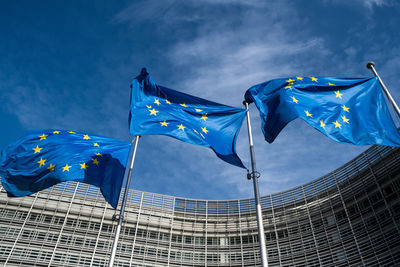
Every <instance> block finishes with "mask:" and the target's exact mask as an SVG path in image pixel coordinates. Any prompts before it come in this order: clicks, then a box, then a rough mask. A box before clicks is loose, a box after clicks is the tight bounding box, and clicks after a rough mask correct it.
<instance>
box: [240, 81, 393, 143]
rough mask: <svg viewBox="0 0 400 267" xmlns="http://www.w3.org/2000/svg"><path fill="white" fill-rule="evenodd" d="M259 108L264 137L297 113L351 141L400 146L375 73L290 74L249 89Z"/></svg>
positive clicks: (324, 130) (339, 138)
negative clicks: (345, 75) (362, 75)
mask: <svg viewBox="0 0 400 267" xmlns="http://www.w3.org/2000/svg"><path fill="white" fill-rule="evenodd" d="M245 100H246V101H247V102H249V103H251V102H253V101H254V102H255V104H256V106H257V108H258V109H259V111H260V115H261V120H262V130H263V133H264V136H265V140H266V141H268V142H269V143H272V142H273V141H274V140H275V138H276V137H277V136H278V134H279V133H280V131H281V130H282V129H283V128H284V127H285V126H286V124H288V123H289V122H290V121H292V120H294V119H295V118H302V119H303V120H304V121H306V122H307V123H308V124H310V125H311V126H312V127H314V128H315V129H317V130H319V131H320V132H322V133H324V134H325V135H326V136H328V137H329V138H331V139H333V140H335V141H337V142H340V143H347V144H356V145H369V144H379V145H388V146H400V134H399V131H398V130H397V128H396V126H395V124H394V122H393V120H392V117H391V115H390V113H389V110H388V108H387V106H386V103H385V99H384V96H383V94H382V90H381V88H380V85H379V82H378V80H377V78H376V77H372V78H335V77H291V78H286V79H275V80H271V81H267V82H264V83H261V84H258V85H255V86H253V87H251V88H250V89H248V90H247V92H246V94H245Z"/></svg>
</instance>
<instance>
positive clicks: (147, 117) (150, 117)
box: [129, 69, 246, 168]
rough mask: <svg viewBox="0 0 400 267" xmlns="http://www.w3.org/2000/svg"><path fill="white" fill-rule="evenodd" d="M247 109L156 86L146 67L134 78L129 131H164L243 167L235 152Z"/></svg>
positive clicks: (140, 133) (155, 132) (142, 132)
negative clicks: (207, 148) (203, 147)
mask: <svg viewBox="0 0 400 267" xmlns="http://www.w3.org/2000/svg"><path fill="white" fill-rule="evenodd" d="M245 116H246V110H245V109H242V108H235V107H229V106H225V105H221V104H218V103H214V102H211V101H208V100H205V99H201V98H198V97H195V96H191V95H187V94H184V93H181V92H178V91H174V90H171V89H168V88H165V87H162V86H160V85H157V84H156V83H155V82H154V81H153V80H152V79H151V78H150V76H149V75H148V73H147V71H146V70H145V69H143V70H142V73H141V75H139V76H138V77H136V78H135V79H134V80H133V81H132V94H131V107H130V119H129V121H130V122H129V123H130V132H131V134H133V135H146V134H161V135H168V136H171V137H174V138H177V139H179V140H181V141H184V142H187V143H190V144H195V145H200V146H205V147H209V148H211V149H212V150H214V152H215V153H216V154H217V156H218V157H219V158H221V159H222V160H224V161H226V162H228V163H230V164H233V165H236V166H239V167H242V168H244V166H243V163H242V161H241V160H240V159H239V157H238V156H237V154H236V151H235V143H236V137H237V135H238V133H239V130H240V127H241V125H242V122H243V119H244V117H245Z"/></svg>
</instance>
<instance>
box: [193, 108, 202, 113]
mask: <svg viewBox="0 0 400 267" xmlns="http://www.w3.org/2000/svg"><path fill="white" fill-rule="evenodd" d="M194 110H196V112H202V111H203V110H202V109H199V108H195V109H194Z"/></svg>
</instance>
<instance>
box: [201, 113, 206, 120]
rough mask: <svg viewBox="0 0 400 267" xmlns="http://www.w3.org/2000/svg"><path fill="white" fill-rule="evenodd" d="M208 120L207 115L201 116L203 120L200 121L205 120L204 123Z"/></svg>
mask: <svg viewBox="0 0 400 267" xmlns="http://www.w3.org/2000/svg"><path fill="white" fill-rule="evenodd" d="M207 119H208V117H207V113H206V114H201V118H200V120H204V121H206V120H207Z"/></svg>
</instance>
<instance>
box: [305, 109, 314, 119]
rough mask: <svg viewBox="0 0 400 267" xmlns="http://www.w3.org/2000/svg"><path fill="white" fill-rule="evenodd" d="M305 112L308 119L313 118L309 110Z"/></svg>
mask: <svg viewBox="0 0 400 267" xmlns="http://www.w3.org/2000/svg"><path fill="white" fill-rule="evenodd" d="M304 112H305V113H306V116H307V117H311V118H312V114H311V113H310V112H308V110H304Z"/></svg>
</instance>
